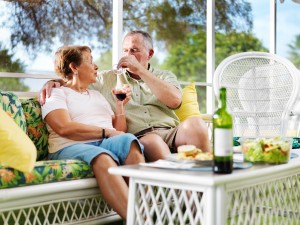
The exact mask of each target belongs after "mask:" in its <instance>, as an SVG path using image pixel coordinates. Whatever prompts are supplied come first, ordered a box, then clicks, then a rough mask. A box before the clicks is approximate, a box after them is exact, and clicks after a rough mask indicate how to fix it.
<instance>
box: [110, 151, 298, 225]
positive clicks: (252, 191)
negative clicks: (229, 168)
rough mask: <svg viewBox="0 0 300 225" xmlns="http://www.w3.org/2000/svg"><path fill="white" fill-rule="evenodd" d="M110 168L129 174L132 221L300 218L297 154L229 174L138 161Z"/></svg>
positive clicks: (218, 224) (213, 224)
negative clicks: (284, 160)
mask: <svg viewBox="0 0 300 225" xmlns="http://www.w3.org/2000/svg"><path fill="white" fill-rule="evenodd" d="M298 152H299V150H298ZM109 172H110V173H112V174H117V175H122V176H128V177H130V184H129V202H128V216H127V217H128V218H127V224H130V225H135V224H139V225H152V224H163V225H164V224H166V225H172V224H190V225H193V224H201V225H225V224H230V225H231V224H238V225H239V224H241V225H242V224H243V225H245V224H247V225H257V224H268V225H269V224H272V225H273V224H280V225H281V224H282V225H287V224H300V214H299V211H300V157H298V158H295V159H292V160H290V162H289V163H287V164H282V165H275V166H266V165H264V166H263V165H260V166H253V167H251V168H250V169H240V170H234V172H233V173H232V174H229V175H216V174H213V172H202V171H201V172H200V171H186V170H185V171H183V170H170V169H157V168H149V167H143V166H138V165H135V166H121V167H117V168H110V169H109Z"/></svg>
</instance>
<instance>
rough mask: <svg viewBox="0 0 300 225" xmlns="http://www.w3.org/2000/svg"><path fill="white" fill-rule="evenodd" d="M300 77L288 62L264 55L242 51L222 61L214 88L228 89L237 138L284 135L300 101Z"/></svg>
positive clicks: (228, 106)
mask: <svg viewBox="0 0 300 225" xmlns="http://www.w3.org/2000/svg"><path fill="white" fill-rule="evenodd" d="M299 83H300V76H299V71H298V70H297V69H296V67H295V66H294V65H293V64H292V63H291V62H290V61H288V60H287V59H285V58H283V57H280V56H278V55H275V54H271V53H265V52H244V53H238V54H235V55H232V56H230V57H228V58H226V59H224V60H223V61H222V62H221V63H220V65H219V66H218V67H217V69H216V71H215V73H214V80H213V88H214V93H215V95H216V97H217V98H219V89H220V87H225V88H226V89H227V100H226V103H227V109H228V111H229V112H230V113H231V114H232V116H233V135H234V136H237V137H274V136H278V135H280V136H285V134H286V130H287V122H288V120H289V118H290V115H291V112H292V110H293V106H294V105H295V103H296V100H298V98H299Z"/></svg>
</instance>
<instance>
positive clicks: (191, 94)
mask: <svg viewBox="0 0 300 225" xmlns="http://www.w3.org/2000/svg"><path fill="white" fill-rule="evenodd" d="M174 111H175V114H176V115H177V116H178V118H179V120H180V122H182V121H184V120H185V119H186V118H189V117H191V116H199V117H201V113H200V111H199V104H198V99H197V91H196V87H195V83H194V82H192V83H190V84H189V85H187V86H186V87H185V88H183V95H182V103H181V106H180V108H179V109H176V110H174Z"/></svg>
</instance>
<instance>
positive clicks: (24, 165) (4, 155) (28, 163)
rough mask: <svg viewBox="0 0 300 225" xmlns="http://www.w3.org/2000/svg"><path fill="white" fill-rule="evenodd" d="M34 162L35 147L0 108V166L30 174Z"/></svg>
mask: <svg viewBox="0 0 300 225" xmlns="http://www.w3.org/2000/svg"><path fill="white" fill-rule="evenodd" d="M35 161H36V148H35V145H34V144H33V142H32V141H31V140H30V138H29V137H28V136H27V135H26V133H25V132H24V131H23V130H22V129H21V128H20V127H19V126H18V125H17V124H16V123H15V121H14V120H13V119H12V118H10V117H9V116H8V115H7V114H6V112H4V111H3V109H2V107H0V164H1V165H3V166H7V167H12V168H14V169H17V170H20V171H22V172H30V171H32V170H33V168H34V164H35Z"/></svg>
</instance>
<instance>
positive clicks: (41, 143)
mask: <svg viewBox="0 0 300 225" xmlns="http://www.w3.org/2000/svg"><path fill="white" fill-rule="evenodd" d="M21 102H22V107H23V110H24V115H25V118H26V123H27V129H28V132H27V133H28V136H29V138H30V139H31V140H32V141H33V143H34V144H35V146H36V149H37V161H39V160H45V159H46V158H47V155H48V135H49V133H48V130H47V128H46V124H45V123H44V121H43V119H42V114H41V106H40V104H39V102H38V100H37V99H36V98H30V99H25V100H22V101H21Z"/></svg>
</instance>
